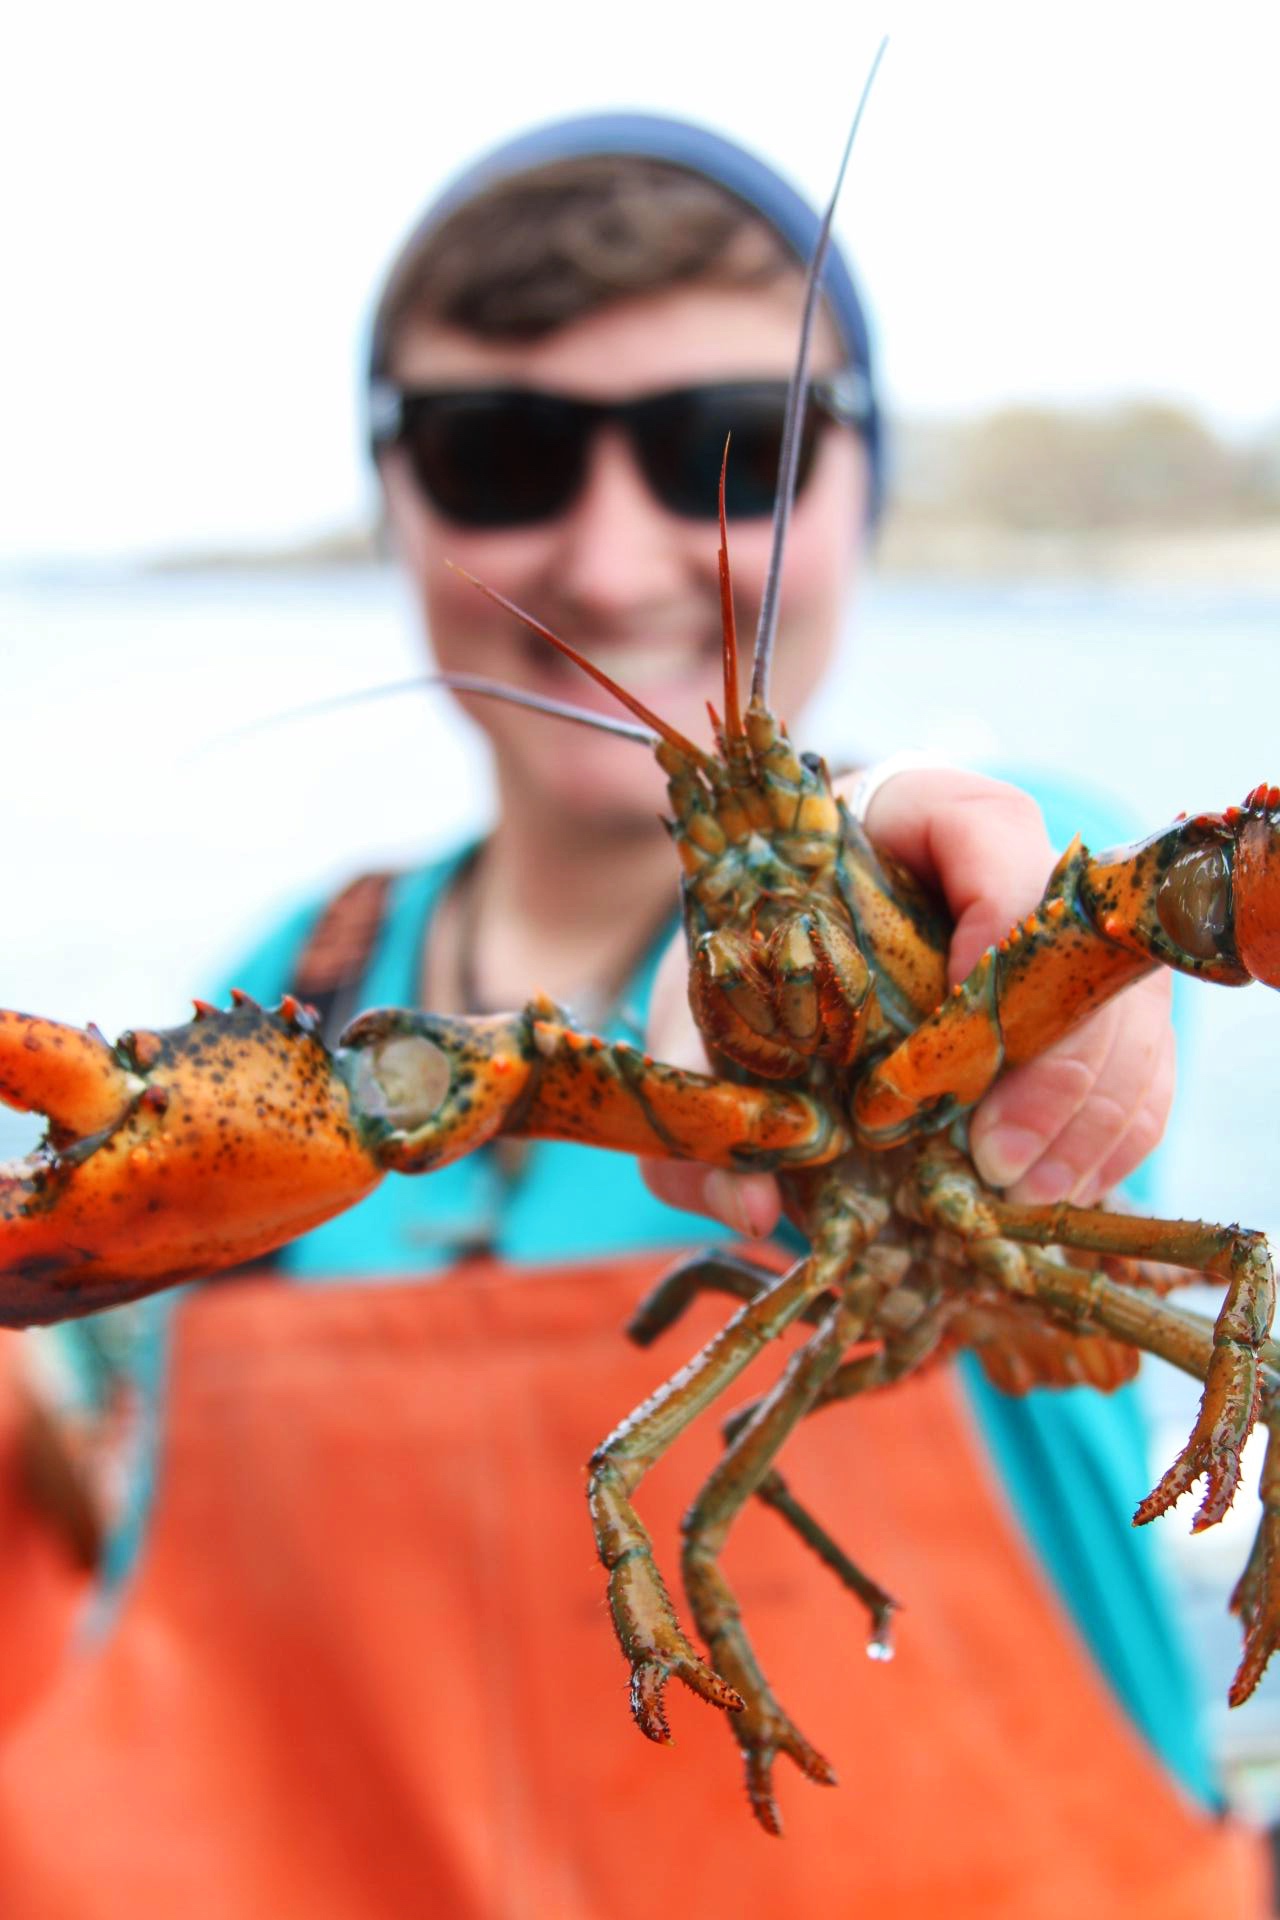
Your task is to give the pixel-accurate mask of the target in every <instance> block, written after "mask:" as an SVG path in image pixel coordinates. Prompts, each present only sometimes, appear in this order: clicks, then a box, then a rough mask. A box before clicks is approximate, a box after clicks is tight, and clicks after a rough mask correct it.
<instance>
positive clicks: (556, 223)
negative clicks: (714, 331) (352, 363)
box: [372, 155, 799, 374]
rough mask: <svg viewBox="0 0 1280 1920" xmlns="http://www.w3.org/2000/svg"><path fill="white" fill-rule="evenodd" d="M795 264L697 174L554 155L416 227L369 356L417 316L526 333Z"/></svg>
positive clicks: (772, 277) (751, 280)
mask: <svg viewBox="0 0 1280 1920" xmlns="http://www.w3.org/2000/svg"><path fill="white" fill-rule="evenodd" d="M787 273H796V274H798V273H799V267H798V265H797V262H796V260H795V258H794V256H793V255H792V254H791V253H790V252H789V251H788V249H787V247H786V245H785V243H784V242H783V241H782V240H781V239H780V238H779V236H778V234H777V233H776V232H775V231H774V229H773V227H772V226H770V224H769V223H768V221H766V220H764V219H762V218H761V217H760V215H758V214H757V213H756V212H755V211H754V209H753V208H751V207H749V206H748V205H747V203H746V202H745V201H743V200H739V199H738V198H737V197H736V195H734V194H732V193H730V192H728V190H727V189H726V188H724V187H721V186H719V185H717V184H716V183H715V182H714V181H711V180H707V179H705V178H704V177H703V176H702V175H701V174H696V173H690V172H687V171H686V170H685V169H684V168H683V167H678V166H672V165H669V164H668V163H666V162H664V161H659V160H649V159H645V158H641V157H638V156H634V155H603V156H592V157H589V158H584V159H572V160H558V161H554V162H552V163H550V164H548V165H544V166H540V167H535V168H532V169H530V170H529V171H527V172H525V173H520V174H516V175H514V176H513V177H512V178H510V179H507V180H501V181H499V182H498V183H497V184H496V185H495V186H492V187H490V188H488V189H487V190H486V191H483V192H481V193H478V194H477V195H476V196H475V197H474V198H473V199H469V200H467V201H466V202H465V203H464V204H463V205H462V206H460V207H458V208H456V209H455V210H454V211H453V212H452V213H449V214H446V215H445V217H444V218H443V219H442V220H440V221H439V222H438V223H436V224H432V225H428V226H427V227H426V228H425V229H419V230H418V231H417V232H415V233H414V234H412V235H411V236H410V238H409V240H408V241H407V242H406V244H405V247H404V250H403V251H402V253H401V254H400V257H399V259H398V260H397V261H396V262H395V264H394V265H393V267H392V269H391V271H390V273H389V274H388V276H387V280H386V284H385V286H384V288H383V291H382V295H381V298H380V299H379V301H378V306H377V309H376V311H375V315H374V323H373V354H372V370H373V372H374V373H375V374H380V373H385V372H387V371H388V370H389V366H390V361H391V356H392V352H393V350H394V347H395V342H396V339H397V337H398V335H399V334H400V332H401V331H402V329H403V328H404V326H405V324H406V323H407V322H408V321H410V320H412V319H424V320H434V321H437V322H440V323H443V324H445V325H447V326H455V327H460V328H462V329H463V330H464V331H465V332H467V333H472V334H477V335H479V336H480V337H481V338H489V339H508V340H512V339H516V340H535V339H538V338H539V337H540V336H542V335H544V334H548V333H553V332H555V330H556V329H557V328H558V327H563V326H566V325H567V324H568V323H569V322H570V321H572V320H577V319H580V318H581V317H582V316H583V315H585V314H588V313H592V312H594V311H595V310H596V309H597V308H599V307H602V306H605V305H607V304H609V303H610V302H611V301H615V300H623V299H628V298H631V297H633V296H636V295H641V294H646V293H657V292H660V291H663V290H665V289H666V288H668V287H677V286H687V285H717V286H764V285H769V284H770V283H772V282H774V281H776V280H778V279H780V278H781V277H782V276H783V275H784V274H787Z"/></svg>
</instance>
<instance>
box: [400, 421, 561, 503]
mask: <svg viewBox="0 0 1280 1920" xmlns="http://www.w3.org/2000/svg"><path fill="white" fill-rule="evenodd" d="M589 431H590V422H589V419H587V418H583V417H580V416H579V415H578V414H577V412H576V411H575V409H574V407H573V404H572V402H569V401H565V400H559V399H557V398H556V397H555V396H553V395H545V396H544V395H541V394H535V393H502V392H493V393H474V392H463V391H459V392H457V393H449V392H447V391H441V392H438V393H432V394H424V395H421V396H415V397H411V398H409V399H408V400H407V402H406V409H405V420H404V425H403V428H402V430H401V434H400V439H401V443H402V445H403V446H404V448H405V450H406V452H407V454H408V456H409V461H410V464H411V465H412V467H413V472H414V477H415V478H416V480H417V482H418V485H419V486H420V487H421V488H422V491H423V492H424V494H425V495H426V496H427V498H428V499H429V500H430V501H431V503H432V505H433V506H434V507H435V508H436V509H437V511H438V512H440V513H442V514H443V515H444V516H445V518H446V519H448V520H455V521H457V522H458V523H459V525H461V526H465V527H521V526H534V525H536V524H537V523H538V522H539V521H540V520H551V519H554V518H555V516H556V515H557V514H558V513H563V511H564V509H565V508H566V507H567V506H568V504H569V502H570V500H572V498H573V496H574V494H575V493H576V492H577V490H578V488H579V486H580V485H581V483H582V472H583V460H584V454H585V451H586V444H587V436H588V433H589Z"/></svg>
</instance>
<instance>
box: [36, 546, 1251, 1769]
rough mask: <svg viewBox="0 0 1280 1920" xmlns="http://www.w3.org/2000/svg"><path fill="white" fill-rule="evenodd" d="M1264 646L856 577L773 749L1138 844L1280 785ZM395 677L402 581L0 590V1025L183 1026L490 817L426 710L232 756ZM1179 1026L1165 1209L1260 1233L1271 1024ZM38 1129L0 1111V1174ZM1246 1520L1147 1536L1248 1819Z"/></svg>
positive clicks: (1218, 1018) (1167, 1438)
mask: <svg viewBox="0 0 1280 1920" xmlns="http://www.w3.org/2000/svg"><path fill="white" fill-rule="evenodd" d="M1278 639H1280V593H1276V592H1268V591H1264V590H1259V589H1233V588H1231V587H1230V586H1226V585H1224V586H1222V587H1219V588H1216V589H1208V588H1204V587H1196V588H1190V587H1188V588H1182V587H1179V588H1177V589H1175V588H1169V589H1156V588H1152V587H1150V586H1127V585H1121V584H1116V583H1108V582H1102V583H1088V584H1047V583H1035V584H1023V585H1020V584H1009V583H998V584H984V585H974V584H963V585H960V584H940V583H933V582H930V583H903V582H899V581H885V582H879V583H876V584H875V585H873V587H872V588H871V590H870V591H869V593H868V594H867V596H866V599H865V601H864V604H863V606H862V608H861V610H860V615H859V621H858V635H857V638H856V641H855V643H854V644H853V645H852V646H851V647H850V648H849V649H848V650H847V653H846V656H845V659H844V661H843V664H842V666H841V668H840V670H839V672H838V674H837V676H836V678H835V680H834V681H833V682H832V684H831V686H830V687H829V689H828V690H827V692H826V694H825V696H824V698H823V699H822V701H821V703H820V710H819V711H818V712H817V713H816V714H815V715H813V716H811V723H810V725H809V726H807V727H801V728H799V729H797V731H798V733H799V734H800V736H801V737H802V738H803V739H804V740H805V741H806V743H812V744H816V745H819V746H821V747H823V748H824V749H825V750H827V751H829V752H832V753H833V754H839V755H841V756H842V757H845V758H848V757H852V756H855V755H857V756H866V755H872V756H879V755H880V754H882V753H885V752H889V751H891V750H893V749H895V748H898V747H903V746H912V747H917V748H921V749H923V750H925V751H926V752H929V753H932V754H936V755H937V756H939V757H942V758H947V759H950V760H952V761H955V762H958V763H961V764H972V765H986V766H991V765H1000V766H1004V767H1012V766H1022V767H1025V768H1027V769H1028V770H1034V769H1044V770H1047V771H1049V772H1054V773H1058V774H1067V775H1071V776H1074V777H1075V778H1077V779H1083V780H1086V781H1088V782H1090V783H1091V784H1093V785H1094V786H1095V787H1097V788H1099V789H1101V790H1102V791H1103V792H1104V793H1105V794H1107V795H1109V796H1111V797H1112V798H1113V799H1114V801H1115V802H1116V804H1117V806H1118V807H1119V808H1121V809H1122V810H1123V812H1124V813H1125V814H1127V815H1128V816H1129V817H1130V818H1131V819H1132V821H1133V822H1134V830H1135V832H1136V831H1138V830H1140V829H1147V828H1153V827H1156V826H1158V825H1161V824H1163V823H1164V822H1165V821H1166V820H1167V819H1169V818H1171V817H1172V815H1173V814H1174V813H1176V812H1179V811H1180V810H1182V809H1184V808H1186V809H1189V810H1193V811H1194V810H1196V809H1198V808H1202V807H1221V806H1223V805H1226V804H1227V803H1229V802H1232V801H1239V800H1240V799H1242V798H1243V796H1244V794H1245V792H1246V791H1247V790H1248V789H1249V788H1250V787H1251V786H1253V785H1254V784H1256V782H1258V781H1259V780H1262V779H1280V741H1278V740H1277V739H1276V738H1275V732H1276V729H1275V722H1274V716H1275V714H1276V713H1277V711H1280V646H1278V645H1277V640H1278ZM419 659H420V655H419V647H418V643H417V641H416V638H415V636H414V633H413V628H412V621H411V619H410V617H409V614H408V611H407V609H406V608H405V606H404V605H403V604H402V601H401V595H400V589H399V587H398V584H397V583H396V581H395V580H394V578H393V577H392V576H391V575H390V574H388V573H386V572H383V571H378V570H373V569H352V570H351V571H349V572H343V571H335V570H325V571H323V572H314V573H308V572H297V573H293V572H287V573H286V572H281V573H272V572H262V573H245V574H234V573H227V574H209V575H195V574H170V575H155V576H150V577H140V576H129V575H118V576H110V577H102V578H98V579H89V578H82V579H79V580H74V579H72V580H63V581H60V582H55V583H48V584H15V583H13V582H9V583H8V584H3V585H0V690H2V699H3V706H2V708H0V712H2V714H3V723H4V725H3V752H2V754H0V813H2V816H3V819H4V820H5V822H6V826H7V833H6V852H5V856H4V866H5V875H6V885H5V889H4V908H3V920H2V931H3V939H2V940H0V1005H5V1006H16V1007H27V1008H31V1009H33V1010H37V1011H40V1012H44V1013H48V1014H51V1015H54V1016H56V1017H58V1018H60V1019H65V1020H69V1021H73V1022H76V1023H83V1022H85V1021H87V1020H90V1019H92V1020H96V1021H97V1023H98V1024H99V1025H100V1026H101V1027H102V1028H103V1029H104V1030H106V1031H107V1032H108V1033H114V1032H117V1031H119V1030H120V1029H122V1028H124V1027H127V1026H132V1025H135V1024H138V1023H143V1022H145V1023H147V1024H156V1025H163V1024H166V1023H169V1022H174V1021H178V1020H181V1019H183V1018H185V1017H186V1014H187V1012H188V1008H189V996H190V995H191V994H192V993H193V992H194V993H208V992H209V991H210V990H211V988H212V986H213V984H214V983H216V982H218V981H220V980H221V979H222V978H223V977H224V975H225V973H226V970H227V966H228V964H229V961H230V958H231V956H232V955H234V954H235V953H236V952H237V951H238V950H241V949H243V947H244V946H245V944H246V942H247V941H248V940H250V939H251V938H252V937H253V935H254V932H255V930H256V928H257V927H258V926H260V925H261V923H262V922H263V920H264V919H265V918H266V917H267V916H268V915H269V914H270V913H272V912H273V911H274V910H275V909H276V908H277V907H278V904H279V903H280V901H281V900H282V898H283V899H292V898H295V897H303V896H305V895H307V894H308V893H311V892H314V891H315V889H316V887H317V886H320V885H324V884H326V883H328V882H330V881H333V880H335V879H338V878H341V877H343V876H344V875H347V874H349V873H351V872H352V871H354V870H356V869H358V868H360V867H362V866H368V865H370V864H374V863H384V862H391V863H394V862H395V861H397V860H400V861H407V860H412V859H416V858H419V857H420V856H421V855H422V854H423V853H424V852H426V851H428V850H430V849H431V848H433V847H438V846H440V845H443V844H444V843H446V842H447V841H449V840H451V839H454V838H456V837H457V836H458V835H459V834H460V833H462V832H464V831H466V830H467V829H468V828H470V827H472V826H474V825H475V824H476V823H478V822H480V821H482V820H483V819H484V818H485V816H486V814H487V811H488V808H489V805H490V786H489V781H488V776H487V772H486V768H485V762H484V756H483V753H482V751H481V748H480V744H479V740H478V737H477V735H476V734H475V733H474V731H473V730H472V729H471V728H470V726H469V725H468V723H467V722H466V721H465V720H464V719H462V718H461V717H460V716H459V715H458V713H457V712H456V710H455V709H454V708H453V707H452V705H451V704H450V703H449V701H448V699H447V697H446V696H444V695H439V694H435V695H423V696H420V697H413V698H408V699H403V700H399V701H396V702H393V703H384V704H379V705H372V706H362V707H354V708H352V709H350V710H348V711H346V712H344V713H342V714H341V715H333V716H328V717H325V718H321V719H313V720H310V721H307V722H306V723H305V724H298V725H294V726H290V727H285V728H280V729H273V730H271V731H264V732H259V733H253V734H249V735H246V736H245V737H242V738H241V739H240V740H239V741H237V742H236V743H235V744H227V738H226V737H227V736H228V735H229V734H230V733H231V732H232V731H233V730H234V729H236V728H237V727H241V726H242V725H244V723H246V722H249V721H252V720H254V719H256V718H259V717H263V716H267V715H271V714H275V713H278V712H280V711H282V710H283V709H286V708H291V707H294V706H297V705H298V704H300V703H302V702H304V701H307V700H311V699H317V698H321V697H323V696H325V695H327V694H336V693H341V692H344V691H346V690H348V689H350V688H351V687H352V686H368V685H372V684H376V683H378V682H381V681H386V680H395V679H399V678H402V677H404V676H405V675H407V674H409V673H411V672H414V671H415V670H416V669H417V667H418V665H419ZM219 743H220V744H219ZM619 750H620V751H626V750H627V749H625V748H620V749H619ZM1190 1011H1191V1013H1192V1034H1191V1038H1190V1042H1189V1044H1188V1045H1186V1046H1185V1047H1184V1049H1183V1053H1182V1060H1181V1068H1182V1076H1181V1085H1180V1089H1179V1096H1178V1106H1177V1117H1176V1120H1175V1124H1174V1127H1173V1130H1172V1135H1171V1138H1170V1140H1169V1142H1168V1144H1167V1146H1166V1149H1165V1151H1164V1154H1163V1156H1162V1173H1161V1193H1162V1206H1163V1207H1164V1209H1165V1210H1167V1211H1170V1212H1175V1213H1178V1214H1181V1215H1186V1216H1201V1217H1204V1218H1209V1219H1219V1220H1235V1219H1241V1220H1244V1221H1246V1222H1247V1223H1248V1224H1250V1225H1253V1226H1260V1227H1263V1228H1265V1229H1266V1230H1268V1231H1270V1232H1272V1233H1273V1234H1276V1235H1277V1238H1278V1239H1280V1231H1278V1230H1280V1204H1277V1197H1276V1195H1277V1183H1276V1176H1277V1161H1278V1160H1280V1142H1278V1141H1277V1129H1276V1127H1275V1125H1274V1122H1273V1118H1272V1105H1273V1099H1274V1090H1275V1089H1276V1088H1277V1086H1280V1005H1277V1003H1276V1001H1275V1000H1274V998H1273V997H1272V996H1271V995H1269V994H1267V993H1265V992H1263V991H1262V990H1260V989H1255V990H1253V991H1252V992H1248V993H1239V992H1234V991H1231V990H1229V989H1225V988H1215V987H1203V988H1199V989H1192V990H1191V991H1190ZM35 1135H36V1129H35V1128H34V1126H33V1125H32V1124H31V1123H30V1122H29V1121H28V1120H27V1119H25V1118H23V1117H21V1116H16V1115H9V1114H7V1113H5V1112H3V1111H2V1110H0V1158H4V1157H5V1156H7V1155H8V1154H10V1153H15V1152H19V1151H23V1150H25V1149H26V1148H27V1147H28V1146H29V1145H31V1144H32V1142H33V1140H34V1138H35ZM1150 1390H1151V1394H1152V1412H1153V1423H1154V1429H1155V1431H1154V1452H1153V1457H1154V1458H1157V1459H1159V1460H1161V1461H1162V1462H1163V1461H1164V1460H1166V1459H1168V1458H1171V1457H1172V1455H1173V1453H1174V1452H1175V1451H1176V1450H1177V1448H1178V1447H1179V1446H1180V1445H1181V1442H1182V1439H1183V1438H1184V1437H1185V1433H1186V1431H1187V1429H1188V1427H1189V1425H1190V1421H1191V1417H1192V1412H1193V1408H1194V1399H1195V1396H1194V1393H1193V1392H1192V1391H1191V1390H1190V1389H1189V1388H1188V1387H1186V1386H1184V1385H1183V1384H1182V1383H1180V1382H1177V1381H1175V1380H1173V1379H1172V1376H1170V1375H1169V1374H1168V1373H1167V1372H1166V1370H1164V1369H1161V1368H1155V1369H1152V1371H1151V1389H1150ZM1239 1504H1240V1507H1241V1511H1240V1512H1239V1513H1238V1514H1236V1515H1234V1516H1232V1517H1230V1518H1229V1519H1228V1521H1227V1523H1226V1524H1225V1525H1224V1526H1223V1527H1222V1528H1220V1529H1218V1530H1217V1532H1216V1534H1215V1535H1209V1536H1206V1537H1204V1538H1201V1539H1199V1540H1197V1541H1196V1542H1195V1543H1194V1545H1192V1544H1191V1543H1190V1542H1189V1541H1188V1539H1187V1537H1186V1534H1185V1527H1184V1524H1183V1522H1182V1521H1181V1519H1180V1518H1175V1520H1174V1521H1173V1522H1172V1523H1167V1524H1166V1525H1165V1527H1164V1529H1163V1532H1164V1538H1165V1540H1166V1543H1167V1547H1168V1551H1169V1552H1170V1554H1171V1556H1172V1557H1173V1561H1174V1570H1175V1573H1176V1575H1177V1577H1178V1579H1179V1580H1180V1582H1181V1584H1182V1586H1183V1589H1184V1592H1185V1593H1186V1596H1187V1600H1188V1607H1189V1613H1190V1618H1191V1621H1192V1625H1193V1630H1194V1632H1195V1635H1196V1640H1197V1647H1198V1654H1199V1658H1200V1660H1201V1663H1202V1665H1203V1668H1204V1674H1205V1683H1206V1698H1207V1700H1208V1701H1211V1702H1213V1703H1214V1704H1212V1705H1210V1706H1209V1707H1208V1708H1207V1711H1209V1712H1210V1713H1211V1714H1212V1716H1213V1727H1214V1732H1215V1737H1216V1738H1217V1739H1218V1741H1219V1744H1220V1745H1221V1746H1222V1747H1223V1748H1224V1750H1225V1751H1227V1753H1228V1756H1229V1758H1230V1759H1231V1760H1232V1763H1233V1765H1234V1766H1235V1767H1236V1768H1237V1770H1238V1771H1239V1772H1240V1777H1241V1780H1242V1782H1243V1790H1244V1791H1245V1792H1246V1793H1248V1794H1252V1795H1253V1796H1254V1797H1255V1799H1257V1800H1258V1802H1259V1803H1260V1804H1264V1803H1265V1804H1270V1795H1271V1782H1270V1775H1271V1773H1272V1772H1274V1770H1275V1769H1276V1765H1277V1756H1278V1755H1280V1682H1278V1681H1276V1680H1274V1679H1273V1680H1272V1681H1271V1682H1270V1684H1269V1686H1268V1688H1267V1690H1266V1705H1265V1707H1264V1709H1263V1710H1256V1711H1254V1712H1252V1713H1250V1714H1247V1715H1245V1716H1239V1715H1237V1716H1234V1718H1233V1720H1232V1722H1231V1724H1230V1727H1228V1726H1227V1724H1226V1721H1225V1709H1222V1708H1221V1707H1219V1706H1218V1705H1217V1704H1216V1703H1217V1702H1218V1701H1220V1700H1221V1698H1222V1695H1223V1694H1224V1693H1225V1688H1226V1682H1227V1679H1228V1677H1229V1674H1230V1671H1231V1669H1232V1667H1233V1665H1234V1661H1235V1657H1236V1641H1235V1630H1234V1626H1231V1625H1228V1624H1227V1623H1226V1622H1225V1620H1224V1616H1223V1608H1224V1603H1225V1594H1226V1591H1227V1590H1228V1589H1229V1586H1230V1583H1231V1581H1232V1580H1233V1579H1234V1577H1235V1575H1236V1573H1237V1572H1238V1570H1239V1566H1240V1564H1241V1563H1242V1561H1243V1558H1244V1555H1245V1553H1246V1551H1247V1544H1248V1538H1249V1535H1250V1532H1251V1529H1252V1525H1253V1513H1252V1511H1251V1510H1250V1505H1249V1503H1248V1502H1245V1501H1241V1502H1240V1503H1239Z"/></svg>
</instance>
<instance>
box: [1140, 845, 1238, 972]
mask: <svg viewBox="0 0 1280 1920" xmlns="http://www.w3.org/2000/svg"><path fill="white" fill-rule="evenodd" d="M1230 909H1231V869H1230V867H1229V866H1228V865H1227V856H1226V854H1225V853H1224V852H1223V850H1222V848H1221V847H1188V848H1186V849H1185V851H1183V852H1182V853H1180V854H1179V855H1178V857H1177V859H1176V860H1174V861H1173V862H1172V863H1171V865H1170V867H1169V870H1168V872H1167V873H1166V874H1165V876H1164V878H1163V880H1162V881H1161V882H1160V890H1159V892H1158V893H1157V895H1156V917H1157V918H1158V920H1159V922H1160V925H1161V926H1162V927H1163V928H1164V930H1165V932H1166V933H1167V934H1168V936H1169V938H1170V939H1171V940H1172V941H1173V942H1174V944H1175V945H1176V946H1178V947H1180V948H1181V949H1182V951H1183V953H1185V954H1189V955H1190V957H1191V958H1192V959H1193V960H1216V959H1218V958H1220V957H1221V955H1222V952H1223V946H1224V940H1225V936H1226V931H1227V925H1228V920H1229V917H1230Z"/></svg>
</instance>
